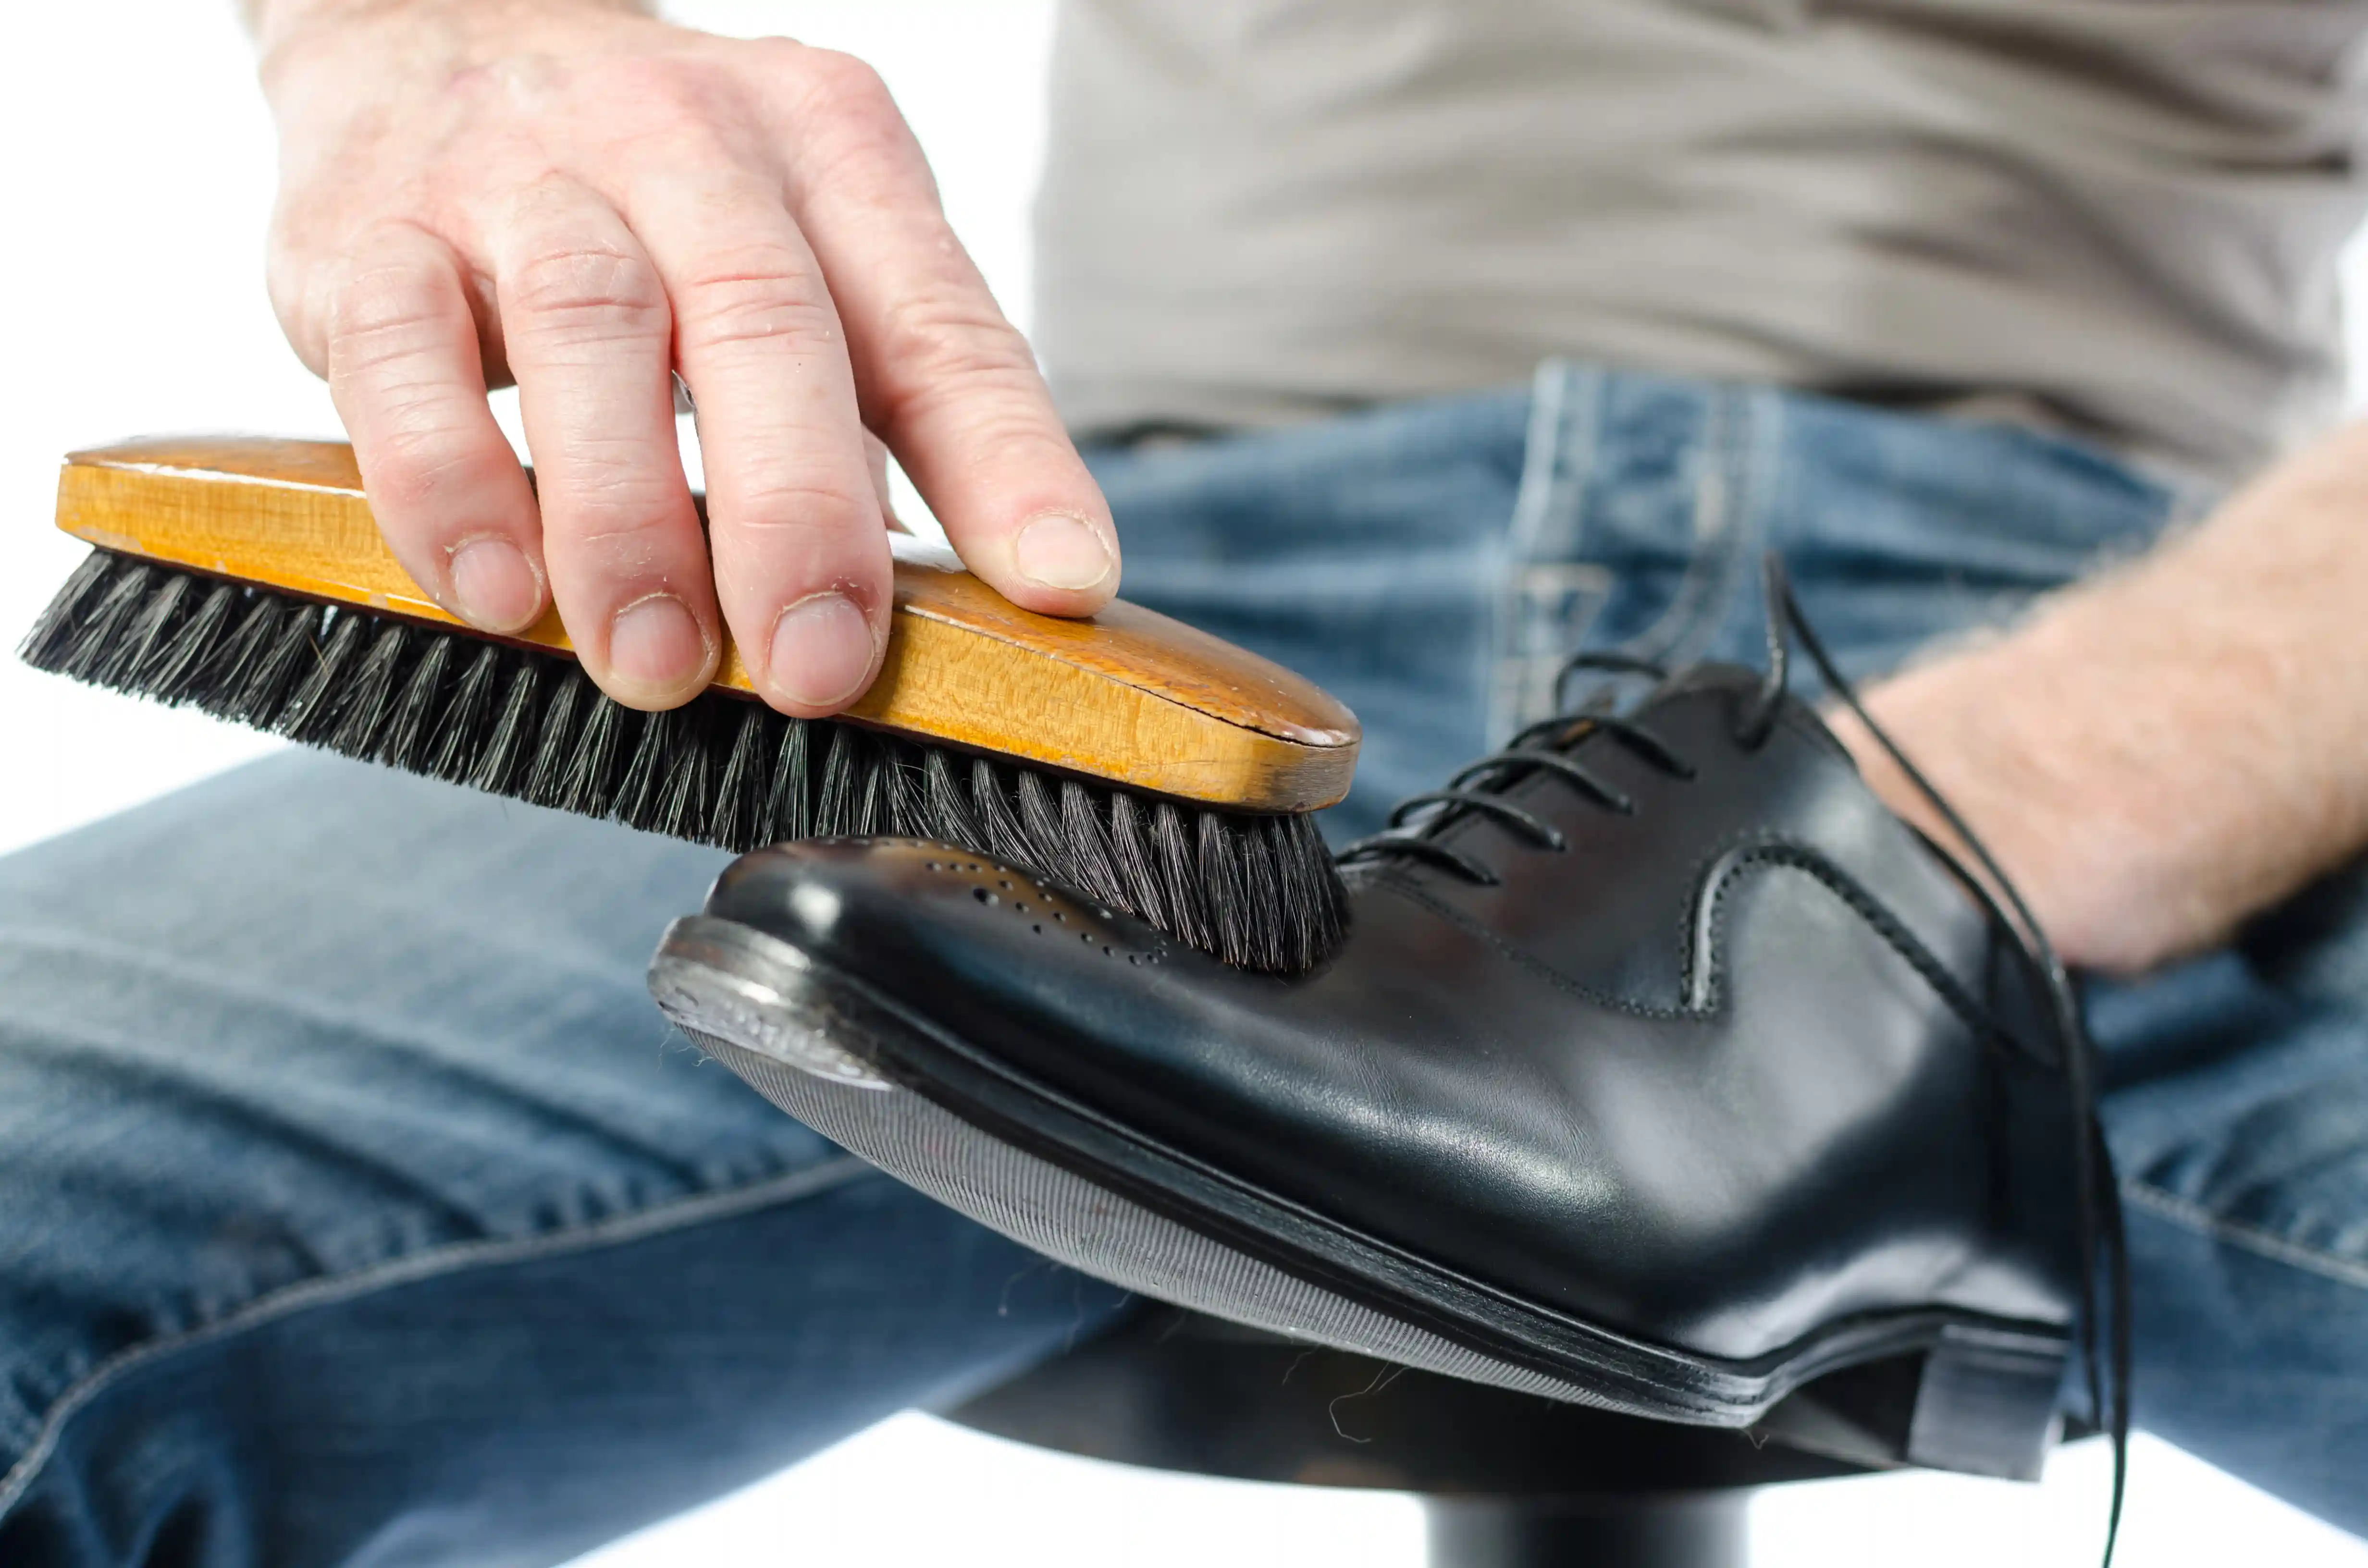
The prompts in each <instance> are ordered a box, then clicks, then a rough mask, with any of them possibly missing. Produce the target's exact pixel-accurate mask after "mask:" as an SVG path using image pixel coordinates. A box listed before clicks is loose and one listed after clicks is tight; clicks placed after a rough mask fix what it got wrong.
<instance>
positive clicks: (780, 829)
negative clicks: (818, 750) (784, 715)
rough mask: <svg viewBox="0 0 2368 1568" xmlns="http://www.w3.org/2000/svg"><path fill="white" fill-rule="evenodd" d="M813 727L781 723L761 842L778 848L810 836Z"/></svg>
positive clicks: (798, 721) (803, 723)
mask: <svg viewBox="0 0 2368 1568" xmlns="http://www.w3.org/2000/svg"><path fill="white" fill-rule="evenodd" d="M813 783H814V725H813V724H812V723H811V722H809V721H807V720H804V719H791V720H788V721H786V722H785V723H784V725H783V727H782V731H781V749H780V756H778V757H776V758H775V759H774V762H773V787H772V790H771V791H770V793H769V794H768V796H767V802H768V803H767V806H766V810H765V826H764V829H763V832H764V835H765V842H767V843H768V844H780V843H785V842H788V841H790V840H792V839H799V838H812V837H814V791H813V790H812V788H811V786H812V785H813Z"/></svg>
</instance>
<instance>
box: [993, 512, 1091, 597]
mask: <svg viewBox="0 0 2368 1568" xmlns="http://www.w3.org/2000/svg"><path fill="white" fill-rule="evenodd" d="M1011 559H1012V561H1013V562H1014V564H1016V565H1017V566H1018V567H1019V574H1020V575H1021V576H1023V577H1025V578H1027V579H1028V580H1029V581H1030V582H1031V583H1034V584H1036V585H1039V586H1040V587H1046V588H1067V589H1077V588H1090V587H1092V586H1093V585H1095V584H1097V583H1099V582H1100V581H1101V580H1102V579H1103V578H1105V577H1107V576H1109V575H1110V566H1111V564H1112V562H1111V559H1110V546H1109V545H1107V544H1104V543H1103V542H1102V536H1101V534H1100V532H1099V530H1098V529H1097V528H1094V526H1093V525H1092V524H1091V523H1088V522H1087V521H1086V520H1085V519H1084V518H1083V517H1071V516H1070V515H1069V514H1068V513H1066V512H1047V513H1045V514H1044V515H1043V516H1042V517H1039V518H1037V519H1036V520H1035V521H1034V522H1032V523H1030V524H1029V525H1028V526H1027V527H1026V528H1021V529H1020V530H1019V538H1018V539H1016V540H1013V541H1012V543H1011Z"/></svg>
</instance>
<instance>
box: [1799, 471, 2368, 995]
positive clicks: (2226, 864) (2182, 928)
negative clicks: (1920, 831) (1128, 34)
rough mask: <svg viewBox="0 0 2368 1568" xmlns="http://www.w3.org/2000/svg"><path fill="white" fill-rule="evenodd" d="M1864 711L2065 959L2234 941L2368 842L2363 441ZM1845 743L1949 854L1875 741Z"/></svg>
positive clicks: (1944, 661)
mask: <svg viewBox="0 0 2368 1568" xmlns="http://www.w3.org/2000/svg"><path fill="white" fill-rule="evenodd" d="M1867 702H1868V707H1869V708H1870V710H1872V711H1873V714H1874V716H1875V719H1876V721H1877V722H1880V723H1881V724H1882V725H1883V726H1884V729H1885V730H1887V731H1889V732H1890V733H1891V734H1892V736H1893V738H1894V739H1896V740H1897V741H1898V743H1899V744H1900V747H1901V749H1902V750H1904V751H1905V752H1907V756H1909V757H1910V758H1911V759H1912V760H1913V761H1914V762H1915V763H1916V765H1917V767H1918V768H1919V769H1920V770H1921V771H1923V772H1924V773H1925V774H1926V775H1927V776H1928V777H1929V778H1930V779H1931V780H1932V782H1933V783H1934V784H1935V785H1936V786H1938V787H1939V789H1940V790H1941V793H1942V794H1944V795H1946V796H1947V797H1948V798H1949V801H1950V803H1951V804H1952V805H1953V806H1954V807H1955V808H1956V809H1957V811H1958V812H1959V813H1960V814H1961V815H1963V816H1964V819H1965V820H1966V822H1967V823H1968V824H1970V825H1971V826H1972V828H1973V830H1974V831H1975V833H1977V834H1979V835H1981V837H1982V840H1983V842H1984V843H1985V844H1987V846H1989V849H1990V852H1991V853H1992V854H1994V855H1996V856H1997V857H1998V861H1999V863H2000V864H2001V865H2002V866H2003V867H2004V868H2005V870H2006V872H2007V874H2008V875H2009V876H2010V877H2012V878H2013V879H2014V881H2015V884H2016V886H2017V887H2018V888H2020V889H2021V892H2022V893H2023V896H2024V898H2025V899H2026V900H2028V901H2029V903H2031V905H2032V910H2033V912H2034V913H2035V914H2036V915H2038V917H2039V922H2040V924H2041V925H2042V926H2044V927H2045V928H2046V930H2047V932H2048V935H2049V936H2050V937H2051V938H2052V939H2053V940H2054V941H2055V945H2056V947H2057V948H2058V949H2060V950H2061V951H2062V953H2063V955H2064V957H2065V959H2066V961H2067V962H2070V963H2073V964H2077V965H2085V966H2088V967H2092V968H2097V969H2103V970H2109V971H2122V972H2130V971H2140V970H2145V969H2147V968H2151V967H2153V966H2155V965H2157V964H2159V963H2162V962H2164V961H2166V960H2170V959H2174V958H2178V957H2180V956H2182V955H2184V954H2187V953H2190V952H2192V951H2195V950H2198V949H2203V948H2204V947H2206V946H2208V945H2210V944H2212V943H2214V942H2218V941H2221V940H2224V939H2226V937H2228V936H2229V935H2230V934H2231V933H2232V932H2233V931H2234V929H2235V927H2236V926H2237V924H2238V923H2239V922H2241V921H2242V920H2244V919H2245V918H2246V917H2247V916H2248V915H2254V914H2256V913H2259V912H2260V911H2261V910H2263V909H2265V908H2267V907H2268V906H2270V905H2271V904H2272V903H2276V902H2278V901H2280V900H2282V899H2283V898H2284V897H2286V896H2287V895H2289V894H2291V893H2293V892H2297V891H2298V890H2300V889H2301V888H2302V887H2303V886H2304V885H2305V883H2306V882H2308V881H2311V880H2313V879H2314V878H2316V877H2317V876H2319V875H2321V874H2322V873H2324V872H2327V871H2329V870H2332V869H2335V868H2336V867H2338V866H2340V865H2342V864H2343V863H2345V862H2346V861H2348V860H2350V859H2351V858H2352V857H2354V856H2356V855H2358V854H2360V853H2361V852H2362V849H2363V847H2368V425H2362V426H2353V427H2351V428H2350V429H2348V430H2344V431H2341V432H2339V433H2338V434H2337V435H2335V436H2334V437H2330V438H2329V439H2328V440H2327V441H2325V442H2323V443H2321V444H2320V445H2318V446H2317V447H2315V448H2313V449H2309V450H2306V451H2305V452H2303V453H2301V454H2299V455H2297V456H2296V457H2294V458H2293V459H2291V460H2288V461H2286V462H2284V463H2283V464H2281V465H2280V466H2278V467H2276V468H2274V469H2272V470H2271V471H2270V472H2268V473H2266V474H2264V475H2262V476H2261V478H2260V479H2259V480H2257V481H2256V482H2255V483H2252V484H2251V485H2249V486H2248V487H2247V488H2246V489H2245V490H2243V491H2242V492H2240V493H2238V494H2237V495H2236V496H2234V497H2232V498H2231V499H2230V500H2229V501H2228V503H2227V504H2226V506H2222V507H2221V508H2220V510H2219V511H2218V512H2217V513H2216V514H2214V516H2213V517H2211V518H2209V519H2208V520H2206V521H2205V522H2204V523H2203V525H2202V526H2200V527H2199V528H2196V529H2195V530H2193V531H2192V532H2191V533H2188V534H2185V535H2182V536H2181V537H2180V538H2177V539H2173V540H2169V541H2168V542H2166V543H2165V544H2163V545H2162V546H2160V547H2159V548H2157V550H2156V551H2153V553H2151V554H2150V555H2148V556H2147V557H2146V558H2145V559H2144V560H2142V561H2139V562H2135V563H2134V564H2133V565H2130V566H2128V567H2126V568H2123V569H2121V570H2118V571H2115V572H2112V573H2108V574H2105V575H2104V576H2102V577H2100V578H2099V579H2098V580H2097V581H2095V582H2093V583H2089V584H2087V585H2082V586H2079V587H2076V588H2073V589H2071V590H2069V591H2067V592H2066V593H2063V594H2060V595H2057V596H2055V597H2053V598H2051V599H2048V600H2046V601H2044V602H2043V603H2042V604H2041V605H2040V607H2039V608H2038V609H2037V610H2036V612H2035V613H2034V614H2032V616H2031V617H2030V618H2029V619H2028V620H2027V621H2026V622H2025V623H2024V624H2023V625H2021V627H2018V628H2016V629H2015V630H2013V631H2010V632H2009V633H2008V634H2006V635H2004V636H2002V637H2000V638H1998V639H1997V640H1995V641H1993V642H1987V643H1984V644H1981V645H1978V646H1975V647H1971V648H1967V649H1964V650H1962V651H1960V652H1957V653H1951V654H1947V655H1945V656H1942V657H1940V658H1936V659H1934V660H1932V661H1931V662H1930V663H1927V664H1923V665H1918V666H1915V667H1913V668H1910V669H1909V670H1907V671H1906V672H1905V673H1903V674H1902V675H1900V676H1896V677H1895V678H1893V679H1892V680H1890V681H1888V682H1886V683H1884V685H1883V686H1881V687H1877V688H1876V689H1874V690H1873V691H1872V692H1870V693H1869V694H1868V697H1867ZM1837 730H1838V732H1839V733H1840V734H1841V735H1842V737H1843V739H1844V740H1845V741H1846V742H1848V743H1849V744H1850V746H1851V749H1852V750H1853V751H1854V752H1855V753H1856V755H1857V756H1858V758H1859V761H1860V765H1861V767H1863V768H1864V769H1865V770H1866V773H1867V777H1868V778H1869V780H1870V781H1871V782H1872V783H1873V785H1874V787H1875V789H1876V790H1877V791H1878V792H1879V793H1881V794H1883V795H1884V798H1885V799H1886V800H1887V801H1890V802H1891V804H1892V806H1893V808H1894V809H1895V810H1896V811H1898V812H1900V814H1901V815H1903V816H1905V817H1907V819H1908V820H1910V821H1911V822H1915V823H1916V824H1918V825H1919V826H1921V827H1923V828H1924V829H1925V830H1926V831H1927V832H1929V833H1931V834H1933V835H1934V836H1935V837H1936V838H1940V839H1941V840H1943V841H1944V842H1945V840H1946V838H1947V834H1946V832H1945V830H1944V829H1942V828H1941V825H1940V824H1938V823H1937V822H1936V821H1934V820H1932V815H1931V812H1930V810H1929V808H1927V807H1926V806H1925V804H1924V802H1923V801H1921V800H1920V799H1919V798H1918V797H1917V796H1916V795H1915V793H1914V792H1913V791H1912V790H1911V789H1910V788H1909V787H1908V785H1907V780H1906V779H1905V778H1902V777H1901V776H1900V775H1899V773H1898V771H1897V769H1896V768H1895V767H1892V766H1891V764H1890V762H1889V760H1888V759H1887V758H1886V757H1884V756H1882V755H1881V753H1880V750H1879V748H1877V747H1876V746H1875V745H1874V744H1873V740H1872V738H1871V737H1869V736H1867V735H1865V734H1864V733H1863V732H1861V731H1858V730H1857V728H1856V726H1855V725H1852V724H1850V723H1847V722H1845V723H1840V724H1838V725H1837Z"/></svg>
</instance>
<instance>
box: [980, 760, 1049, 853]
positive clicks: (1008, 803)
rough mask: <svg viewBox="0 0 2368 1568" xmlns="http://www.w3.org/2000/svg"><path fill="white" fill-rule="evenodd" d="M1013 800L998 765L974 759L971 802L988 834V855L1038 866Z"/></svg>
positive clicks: (981, 826) (981, 825)
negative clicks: (997, 771)
mask: <svg viewBox="0 0 2368 1568" xmlns="http://www.w3.org/2000/svg"><path fill="white" fill-rule="evenodd" d="M1013 798H1014V797H1013V794H1012V792H1011V790H1008V788H1006V787H1005V785H1004V782H1003V779H1002V778H1000V777H999V776H998V775H997V773H996V767H995V764H993V763H991V762H989V761H987V760H986V758H985V757H983V756H979V757H973V758H972V759H971V765H970V803H971V807H972V809H973V812H975V813H976V814H977V817H978V825H979V826H980V828H981V829H983V830H984V831H985V834H986V850H987V853H989V854H991V855H993V856H995V857H996V858H997V859H1000V860H1010V861H1013V862H1015V863H1017V864H1019V865H1022V866H1035V865H1038V864H1039V862H1038V860H1037V859H1036V857H1035V853H1034V852H1033V851H1032V850H1030V848H1029V847H1028V830H1027V828H1026V827H1025V826H1024V825H1023V824H1021V823H1020V821H1019V813H1018V812H1016V811H1014V810H1013V807H1012V801H1013ZM1042 869H1045V870H1047V871H1050V870H1051V869H1052V868H1050V867H1043V868H1042Z"/></svg>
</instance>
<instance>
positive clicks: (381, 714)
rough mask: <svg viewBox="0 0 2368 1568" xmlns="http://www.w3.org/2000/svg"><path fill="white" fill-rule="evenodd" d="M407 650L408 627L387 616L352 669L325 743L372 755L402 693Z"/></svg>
mask: <svg viewBox="0 0 2368 1568" xmlns="http://www.w3.org/2000/svg"><path fill="white" fill-rule="evenodd" d="M410 652H411V629H410V628H409V627H407V626H405V625H404V624H403V623H402V622H401V621H395V620H390V621H388V622H386V623H385V624H384V625H382V626H381V627H380V628H379V629H378V633H377V635H376V636H375V637H373V638H372V639H371V641H370V652H369V653H365V654H363V655H362V662H361V664H360V665H359V666H357V667H356V669H355V670H354V673H353V677H352V678H353V691H352V693H351V695H350V696H349V697H348V698H347V701H346V709H345V712H344V713H343V714H341V715H340V716H339V717H338V719H337V727H336V730H335V731H334V732H332V733H330V736H329V738H328V740H327V741H325V742H324V743H323V744H325V745H327V746H328V748H329V749H330V750H331V751H334V752H337V753H339V754H341V755H343V756H377V751H376V749H375V748H376V746H377V744H378V737H379V732H380V731H381V730H382V729H384V728H385V727H386V722H387V718H388V716H389V715H390V714H392V713H393V711H394V705H395V701H396V699H398V698H400V697H401V696H402V695H403V676H404V662H405V658H406V656H407V655H408V654H409V653H410Z"/></svg>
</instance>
